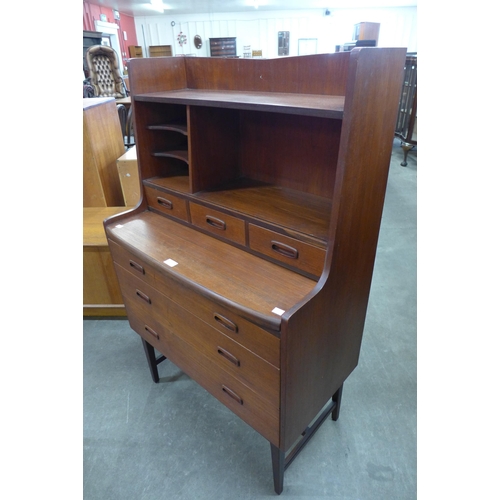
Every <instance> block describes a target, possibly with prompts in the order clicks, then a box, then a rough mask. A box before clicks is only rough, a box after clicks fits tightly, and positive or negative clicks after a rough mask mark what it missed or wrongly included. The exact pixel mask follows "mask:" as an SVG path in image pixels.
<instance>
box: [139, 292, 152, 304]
mask: <svg viewBox="0 0 500 500" xmlns="http://www.w3.org/2000/svg"><path fill="white" fill-rule="evenodd" d="M135 293H136V294H137V296H138V297H140V298H141V299H142V300H144V301H145V302H147V303H148V304H151V299H150V298H149V297H148V296H147V295H146V294H145V293H144V292H141V291H140V290H137V289H136V291H135Z"/></svg>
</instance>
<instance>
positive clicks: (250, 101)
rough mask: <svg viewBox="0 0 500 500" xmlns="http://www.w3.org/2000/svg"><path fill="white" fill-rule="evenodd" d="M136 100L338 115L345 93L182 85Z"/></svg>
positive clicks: (330, 116) (334, 116)
mask: <svg viewBox="0 0 500 500" xmlns="http://www.w3.org/2000/svg"><path fill="white" fill-rule="evenodd" d="M135 100H136V101H145V102H157V103H165V104H166V103H170V104H184V105H196V106H209V107H218V108H229V109H250V110H257V111H268V112H272V113H287V114H294V115H304V116H316V117H323V118H336V119H342V117H343V115H344V96H331V95H318V94H293V93H281V92H247V91H234V90H233V91H226V90H225V91H219V90H195V89H183V90H172V91H167V92H152V93H147V94H139V95H136V96H135Z"/></svg>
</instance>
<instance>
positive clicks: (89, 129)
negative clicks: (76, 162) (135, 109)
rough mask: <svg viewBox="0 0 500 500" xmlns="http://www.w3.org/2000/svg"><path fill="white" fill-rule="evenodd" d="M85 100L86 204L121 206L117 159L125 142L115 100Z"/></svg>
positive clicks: (84, 172) (84, 159)
mask: <svg viewBox="0 0 500 500" xmlns="http://www.w3.org/2000/svg"><path fill="white" fill-rule="evenodd" d="M83 101H84V102H83V146H84V147H83V206H85V207H98V206H112V207H116V206H122V205H124V201H123V193H122V190H121V185H120V178H119V176H118V171H117V169H116V160H117V159H118V158H120V156H122V155H123V153H124V152H125V145H124V143H123V136H122V133H121V127H120V121H119V119H118V112H117V110H116V103H115V100H114V99H112V98H104V99H99V98H96V99H83Z"/></svg>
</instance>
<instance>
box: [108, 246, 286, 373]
mask: <svg viewBox="0 0 500 500" xmlns="http://www.w3.org/2000/svg"><path fill="white" fill-rule="evenodd" d="M109 246H110V250H111V254H112V256H113V260H114V261H115V263H117V264H119V265H120V266H122V267H123V268H124V269H126V270H128V271H130V273H131V274H133V275H134V276H136V277H137V278H140V279H141V280H143V281H146V282H147V283H148V284H149V285H152V286H154V287H155V288H156V289H157V290H158V291H160V292H161V293H162V294H163V295H165V296H166V297H167V298H169V299H170V300H172V301H174V302H176V303H177V304H179V305H181V306H182V307H183V308H184V309H187V310H188V311H190V312H191V313H192V314H194V315H196V316H197V317H198V318H200V319H201V320H203V321H204V322H205V323H207V324H208V325H210V326H212V327H213V328H215V329H216V330H218V331H219V332H221V333H223V334H224V335H226V336H228V337H230V338H231V339H233V340H234V341H235V342H238V344H240V345H242V346H244V347H245V348H247V349H249V350H250V351H252V352H253V353H254V354H256V355H257V356H260V357H261V358H262V359H264V360H266V361H267V362H268V363H271V364H272V365H274V366H275V367H277V368H279V366H280V340H279V339H278V338H277V337H276V336H274V335H272V334H271V333H269V332H267V331H265V330H263V329H262V328H260V327H258V326H257V325H254V324H253V323H251V322H250V321H248V320H246V319H244V318H242V317H241V316H238V315H237V314H235V313H234V312H233V311H230V310H229V309H227V308H226V307H223V306H221V305H220V304H217V303H215V302H213V301H212V300H210V299H207V298H206V297H203V296H202V295H200V294H199V293H196V292H195V291H193V290H192V289H191V288H189V287H188V286H186V285H185V284H183V283H182V282H180V281H175V280H173V279H172V278H170V277H168V276H167V275H166V274H162V273H160V272H158V271H156V270H154V269H153V268H152V267H151V266H149V265H148V264H147V263H146V262H144V261H143V260H142V259H141V258H140V257H137V256H136V255H134V254H132V253H131V252H129V251H128V250H126V249H125V248H123V247H122V246H120V245H118V244H117V243H115V242H113V241H112V240H110V245H109ZM165 265H167V264H165Z"/></svg>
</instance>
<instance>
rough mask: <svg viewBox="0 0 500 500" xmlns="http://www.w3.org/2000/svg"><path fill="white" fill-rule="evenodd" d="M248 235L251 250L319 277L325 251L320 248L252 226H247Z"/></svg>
mask: <svg viewBox="0 0 500 500" xmlns="http://www.w3.org/2000/svg"><path fill="white" fill-rule="evenodd" d="M248 235H249V240H250V241H249V245H250V248H251V249H252V250H255V251H257V252H259V253H262V254H264V255H267V256H268V257H272V258H273V259H276V260H278V261H280V262H283V263H284V264H288V265H289V266H292V267H295V268H297V269H300V270H302V271H305V272H306V273H309V274H312V275H313V276H316V277H319V276H321V273H322V272H323V266H324V264H325V257H326V251H325V250H323V249H322V248H318V247H315V246H313V245H309V244H308V243H304V242H302V241H298V240H296V239H294V238H290V237H288V236H285V235H283V234H279V233H276V232H274V231H270V230H269V229H264V228H262V227H259V226H254V225H253V224H249V225H248Z"/></svg>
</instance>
